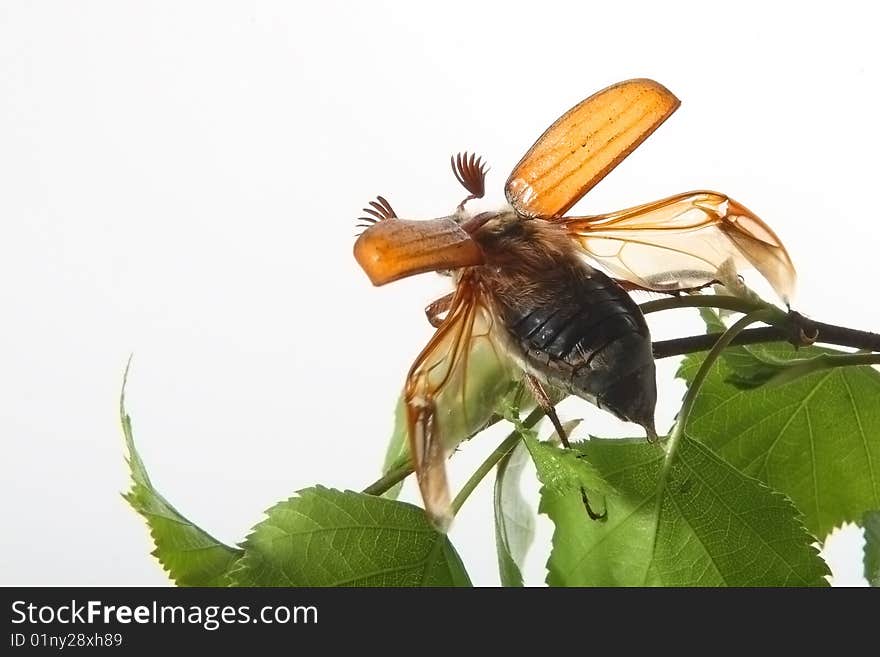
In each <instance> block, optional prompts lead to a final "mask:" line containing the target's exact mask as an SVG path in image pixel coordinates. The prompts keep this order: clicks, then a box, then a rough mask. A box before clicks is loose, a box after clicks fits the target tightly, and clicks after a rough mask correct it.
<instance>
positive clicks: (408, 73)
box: [0, 0, 880, 584]
mask: <svg viewBox="0 0 880 657" xmlns="http://www.w3.org/2000/svg"><path fill="white" fill-rule="evenodd" d="M816 4H817V5H818V6H820V7H821V10H820V9H814V8H812V5H811V4H810V3H805V2H798V3H791V4H784V3H770V2H760V3H749V2H737V3H723V4H722V3H718V4H715V3H707V2H700V3H692V4H687V5H685V4H682V3H675V2H669V1H667V2H651V3H644V4H641V3H640V4H639V5H638V6H637V5H635V3H610V2H603V3H588V2H572V3H556V2H549V1H546V0H544V1H542V2H528V3H514V2H503V3H501V2H499V3H478V2H474V1H470V2H462V3H458V2H449V1H445V2H431V3H415V2H407V3H403V2H401V3H390V2H389V3H379V2H371V3H350V4H339V3H334V2H321V3H317V2H310V3H293V2H275V3H270V2H262V3H257V2H246V3H245V2H242V3H226V2H217V1H211V2H202V3H196V2H150V3H147V2H77V3H73V2H54V3H53V2H29V1H28V2H24V1H22V2H10V1H9V0H6V1H5V2H3V3H2V5H0V222H2V223H0V225H2V237H0V312H2V325H0V326H2V329H0V440H2V450H3V455H2V457H0V469H2V483H0V500H2V501H0V504H2V523H3V528H2V530H0V543H2V554H0V556H2V558H0V583H2V584H77V583H78V584H164V583H166V582H167V580H166V578H165V576H164V575H163V573H162V571H161V570H160V568H159V567H158V566H157V564H156V563H155V562H154V561H153V560H152V558H151V557H149V556H148V553H149V551H150V550H151V549H152V546H151V545H150V543H149V541H148V535H147V532H146V530H145V527H144V523H143V522H142V521H141V519H140V518H139V517H137V516H136V515H135V514H134V513H133V512H132V511H131V510H130V509H129V508H127V506H126V505H125V503H124V502H123V500H122V499H121V497H120V495H119V493H120V492H121V491H122V490H124V489H125V488H126V487H127V472H126V468H125V464H124V461H123V444H122V439H121V435H120V431H119V422H118V417H117V399H118V393H119V387H120V382H121V377H122V371H123V368H124V365H125V361H126V359H127V358H128V355H129V353H131V352H133V353H134V361H133V369H132V375H131V381H130V386H129V390H128V398H129V410H130V412H131V413H132V415H133V419H134V427H135V433H136V438H137V439H138V443H139V446H140V449H141V452H142V455H143V457H144V460H145V461H146V463H147V465H148V467H149V469H150V472H151V474H152V476H153V479H154V482H155V483H156V485H157V486H158V487H159V489H160V490H161V491H163V492H164V494H165V495H166V496H167V497H168V498H169V499H170V500H171V501H172V503H173V504H175V505H176V506H177V507H178V508H179V509H180V510H182V511H183V512H184V513H185V514H186V515H188V516H189V517H190V518H192V519H193V520H195V521H196V522H198V523H199V524H201V525H202V526H203V527H205V528H207V529H208V530H209V531H211V532H213V533H214V534H215V535H216V536H218V537H219V538H221V539H223V540H226V541H228V542H235V541H237V540H240V539H241V538H242V537H243V536H244V535H245V533H246V532H247V530H248V528H249V527H250V526H252V525H253V524H254V523H255V522H257V521H258V520H259V519H260V517H261V511H262V510H263V509H265V508H267V507H268V506H270V505H271V504H273V503H274V502H275V501H277V500H279V499H281V498H284V497H287V496H289V495H290V494H292V493H293V491H295V490H297V489H298V488H302V487H306V486H309V485H312V484H315V483H323V484H326V485H331V486H336V487H340V488H343V487H350V488H360V487H363V486H364V485H366V484H367V483H369V482H370V481H372V480H373V479H374V478H375V477H376V475H377V474H378V469H379V465H380V463H381V459H382V456H383V453H384V449H385V443H386V439H387V436H388V434H389V433H390V429H391V415H392V410H393V405H394V401H395V398H396V396H397V392H398V390H399V388H400V385H401V383H402V381H403V377H404V375H405V372H406V370H407V368H408V365H409V363H410V362H411V361H412V359H413V358H414V356H415V355H416V353H417V352H418V350H419V349H420V347H421V345H423V344H424V343H425V341H426V340H427V338H428V336H429V335H430V332H431V329H430V327H429V326H428V325H427V323H426V322H425V319H424V316H423V314H422V308H423V307H424V305H425V304H426V303H427V302H428V301H430V300H432V299H433V298H435V297H436V296H438V295H439V294H440V293H442V292H443V291H444V281H443V280H441V279H440V278H439V277H436V276H420V277H415V278H412V279H409V280H406V281H402V282H400V283H397V284H395V285H391V286H388V287H385V288H379V289H375V288H372V287H371V286H370V285H369V283H368V281H367V280H366V277H365V276H364V275H363V273H362V272H361V271H360V269H359V268H358V267H357V265H356V264H355V262H354V260H353V258H352V256H351V247H352V243H353V239H354V238H353V235H354V232H355V228H354V224H355V218H356V217H357V216H358V215H359V214H361V213H360V208H361V207H363V205H364V204H365V203H366V202H367V201H369V200H370V199H371V198H373V197H374V196H375V195H376V194H383V195H385V196H387V197H388V198H389V200H390V201H391V202H392V204H393V205H394V207H395V208H396V209H397V211H398V213H399V214H401V216H406V217H411V218H427V217H432V216H440V215H443V214H447V213H448V212H449V211H451V210H452V209H453V208H454V206H455V205H456V204H457V203H458V201H459V200H460V198H461V197H462V194H463V192H462V190H461V189H460V188H459V187H458V185H457V183H456V182H455V180H454V179H453V177H452V174H451V173H450V171H449V169H448V158H449V155H450V154H451V153H452V152H455V151H458V150H465V149H470V150H476V151H477V152H479V153H481V154H483V155H485V156H486V157H487V158H488V160H489V162H490V163H491V165H492V171H491V173H490V177H489V179H488V188H489V190H490V193H489V198H488V203H489V205H499V204H500V203H501V201H502V199H503V196H502V184H503V181H504V179H505V177H506V175H507V173H508V171H509V170H510V169H511V168H512V166H513V165H514V164H515V163H516V161H517V160H518V159H519V157H520V156H521V155H522V153H523V152H524V151H525V150H526V149H527V148H528V147H529V146H530V145H531V143H532V141H534V139H535V138H536V137H537V136H538V135H539V134H540V132H541V131H542V130H543V129H544V128H545V127H546V126H547V125H548V124H549V123H550V122H551V121H553V120H554V119H555V118H556V117H557V116H558V115H559V114H561V113H562V112H563V111H564V110H566V109H568V108H569V107H570V106H571V105H573V104H574V103H576V102H577V101H579V100H580V99H582V98H583V97H585V96H587V95H589V94H591V93H593V92H594V91H596V90H598V89H600V88H602V87H604V86H606V85H608V84H610V83H613V82H616V81H619V80H623V79H627V78H631V77H652V78H655V79H657V80H659V81H660V82H662V83H663V84H665V85H666V86H668V87H669V88H670V89H671V90H672V91H673V92H675V93H676V94H677V95H678V96H679V97H680V98H681V99H682V107H681V109H680V110H679V111H678V112H677V113H676V114H675V115H674V116H673V117H672V118H671V119H670V120H669V121H668V122H667V123H666V124H665V125H664V126H663V127H662V128H661V129H660V130H659V131H658V132H657V133H656V134H655V135H654V136H653V137H651V138H650V140H648V142H646V143H645V144H644V145H643V146H642V147H641V148H639V149H638V151H637V152H636V153H635V154H634V155H632V156H631V157H630V158H629V159H628V160H627V161H626V162H624V163H623V164H622V165H621V166H619V167H618V169H617V170H615V171H614V172H613V173H612V174H611V175H610V176H609V177H608V178H607V179H606V180H605V181H604V182H603V183H602V184H601V185H599V186H598V187H597V188H596V189H595V190H594V191H593V192H591V194H590V195H589V196H588V198H587V199H585V200H584V201H583V202H582V203H581V204H580V205H579V206H578V208H576V209H578V210H582V211H584V212H593V211H595V212H602V211H610V210H614V209H618V208H622V207H626V206H631V205H635V204H637V203H641V202H645V201H648V200H652V199H655V198H660V197H663V196H666V195H669V194H672V193H676V192H681V191H686V190H690V189H696V188H711V189H717V190H720V191H723V192H726V193H728V194H730V195H731V196H733V197H734V198H736V199H738V200H740V201H741V202H743V203H744V204H746V205H747V206H748V207H750V208H751V209H752V210H754V211H755V212H757V213H758V214H759V215H760V216H762V217H763V218H764V219H765V220H767V221H768V222H769V223H770V224H771V225H772V226H773V228H774V229H775V230H776V231H777V232H778V234H779V235H780V236H781V237H782V238H783V240H784V241H785V242H786V244H787V245H788V247H789V250H790V252H791V254H792V256H793V258H794V260H795V263H796V264H797V266H798V268H799V272H800V290H799V294H798V296H797V297H796V303H795V306H796V307H797V308H798V309H800V310H801V311H803V312H805V313H807V314H809V315H811V316H813V317H815V318H818V319H823V320H827V321H834V322H837V323H841V324H846V325H850V326H855V327H863V328H871V329H874V330H877V329H880V311H878V309H877V308H878V306H877V304H876V295H875V292H876V283H875V282H874V279H875V275H876V274H875V272H876V269H877V263H876V258H877V253H878V243H880V237H878V235H880V212H878V209H877V203H876V190H877V181H878V167H877V157H878V153H880V129H878V122H877V111H878V105H880V93H878V88H880V57H878V54H880V53H878V50H880V49H878V45H877V43H878V41H877V35H876V28H877V24H878V22H877V18H876V16H874V15H873V14H874V12H873V8H872V3H868V2H865V3H850V2H841V1H838V2H835V3H833V4H830V5H829V4H828V3H816ZM728 7H729V8H728ZM654 321H655V320H654V319H652V322H654ZM654 326H655V337H672V336H673V335H681V334H684V333H693V332H698V331H699V330H700V328H701V327H700V325H699V323H698V322H697V319H696V314H695V313H692V312H691V311H678V312H677V313H674V314H672V316H670V317H669V318H668V319H666V320H665V323H663V324H657V323H654ZM674 366H675V364H674V363H672V362H663V363H662V365H661V367H660V373H659V376H660V377H661V400H660V407H659V410H658V422H659V428H661V429H662V428H665V427H667V426H668V423H669V421H670V419H671V417H672V414H673V413H674V412H675V410H676V408H677V403H678V400H679V399H680V396H681V393H682V386H681V385H680V383H678V382H675V383H671V378H672V372H673V370H674ZM564 414H565V415H566V416H567V417H574V416H577V417H584V418H585V419H586V421H585V423H584V425H582V426H583V427H584V430H588V431H590V432H591V433H598V434H602V433H604V434H616V435H623V434H626V433H628V432H629V431H630V429H629V428H628V427H625V426H620V425H619V424H618V423H617V422H616V421H615V420H613V419H612V418H610V417H608V416H606V415H604V414H602V413H601V412H599V411H596V410H595V409H593V408H592V407H590V406H589V405H588V404H586V402H579V401H576V400H575V401H574V402H570V403H567V404H566V406H565V408H564ZM496 442H497V433H496V434H492V436H485V437H482V438H481V439H480V440H478V441H476V442H474V443H472V444H470V445H468V446H466V448H465V449H464V450H463V451H462V452H461V453H460V454H459V455H458V456H457V457H456V458H455V459H454V460H453V461H452V462H451V466H450V467H451V472H452V478H453V483H454V485H455V486H456V487H457V486H458V485H460V483H461V482H462V481H464V479H465V478H466V477H467V476H468V475H469V473H470V472H471V471H472V470H473V468H474V467H475V465H476V464H477V463H478V462H479V461H480V460H482V458H483V457H484V456H485V455H486V454H487V453H488V452H489V451H490V450H491V449H492V448H493V447H494V444H495V443H496ZM489 490H490V486H488V485H486V484H484V485H483V486H481V488H480V489H479V490H478V492H477V493H476V494H475V495H474V497H473V498H472V499H471V500H470V502H469V503H468V505H467V506H466V507H465V509H464V510H463V512H462V514H461V515H460V517H459V518H458V519H457V521H456V525H455V527H454V529H453V532H452V539H453V541H454V542H455V544H456V545H457V547H458V548H459V550H460V552H461V554H462V557H463V559H464V562H465V564H466V565H467V567H468V569H469V571H470V573H471V576H472V578H473V580H474V582H475V583H477V584H496V583H497V582H498V576H497V574H496V564H495V555H494V542H493V535H492V522H491V505H490V497H489ZM406 492H407V499H411V500H416V499H417V498H416V496H415V494H414V491H413V489H412V488H411V486H410V487H407V489H406ZM539 530H540V531H539V534H540V539H541V540H542V541H546V540H547V537H548V536H549V527H548V522H547V521H546V519H545V518H542V519H541V523H540V527H539ZM833 548H834V549H833V550H832V552H833V554H832V557H833V567H834V568H835V571H836V572H837V575H838V577H837V582H838V583H847V584H848V583H858V582H860V581H861V579H860V577H861V574H860V573H861V562H860V549H861V548H860V537H859V533H858V532H856V531H852V530H851V531H849V532H848V533H846V536H845V537H844V538H843V540H838V541H835V544H834V546H833ZM545 559H546V548H545V547H542V546H539V547H538V548H536V549H535V550H534V551H533V554H532V555H531V557H530V559H529V562H528V567H527V569H526V570H527V572H526V576H527V580H528V581H529V582H531V583H540V582H541V581H542V579H543V563H544V561H545Z"/></svg>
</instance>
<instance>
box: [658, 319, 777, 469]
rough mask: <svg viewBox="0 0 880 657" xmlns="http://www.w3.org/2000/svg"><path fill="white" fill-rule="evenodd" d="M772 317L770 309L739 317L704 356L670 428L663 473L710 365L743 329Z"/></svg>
mask: <svg viewBox="0 0 880 657" xmlns="http://www.w3.org/2000/svg"><path fill="white" fill-rule="evenodd" d="M772 315H773V310H772V309H770V308H761V309H759V310H753V311H752V312H750V313H747V314H746V315H744V316H743V317H740V318H739V319H738V320H737V321H736V322H734V323H733V324H732V325H731V327H730V328H729V329H727V330H726V331H725V332H724V333H722V334H721V337H719V338H718V339H717V340H716V342H715V346H713V347H712V349H711V350H710V351H709V353H708V354H707V355H706V358H705V360H703V363H702V364H701V365H700V369H699V370H698V371H697V373H696V375H695V376H694V378H693V381H692V382H691V384H690V386H688V389H687V392H686V393H685V395H684V400H683V401H682V402H681V409H680V410H679V411H678V419H677V420H676V422H675V426H674V427H672V431H671V432H670V434H669V441H668V442H667V444H666V463H665V464H664V472H665V471H666V470H668V467H669V464H670V463H671V461H672V459H673V458H674V457H675V453H676V452H677V451H678V445H679V443H680V442H681V438H682V436H683V435H684V428H685V425H686V424H687V421H688V417H689V416H690V414H691V411H692V410H693V408H694V402H695V401H696V399H697V394H698V393H699V392H700V387H701V386H702V385H703V382H704V381H705V380H706V377H707V376H708V375H709V371H710V370H711V369H712V365H714V364H715V361H716V360H718V357H719V356H720V355H721V352H722V351H724V350H725V349H726V348H727V347H728V346H729V345H730V343H731V341H733V339H734V338H735V337H736V336H737V335H738V334H739V333H741V332H742V331H743V329H745V328H746V327H747V326H748V325H749V324H754V323H755V322H766V321H769V319H770V318H771V317H772Z"/></svg>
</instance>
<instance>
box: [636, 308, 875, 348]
mask: <svg viewBox="0 0 880 657" xmlns="http://www.w3.org/2000/svg"><path fill="white" fill-rule="evenodd" d="M719 337H721V333H705V334H703V335H691V336H688V337H685V338H675V339H673V340H659V341H657V342H655V343H654V345H653V347H654V358H658V359H659V358H669V357H670V356H681V355H683V354H692V353H695V352H698V351H707V350H709V349H711V348H712V346H713V345H714V344H715V343H716V342H717V341H718V338H719ZM760 342H789V343H791V344H792V345H794V346H795V347H800V346H806V345H809V344H812V343H814V342H820V343H822V344H828V345H835V346H838V347H850V348H852V349H865V350H868V351H878V352H880V335H878V334H877V333H871V332H869V331H860V330H858V329H851V328H847V327H845V326H837V325H835V324H826V323H824V322H814V321H813V320H811V319H807V318H806V317H804V316H803V315H801V314H800V313H797V312H794V311H792V312H790V313H789V314H788V318H787V319H786V321H785V322H782V323H780V324H777V325H776V326H764V327H760V328H753V329H746V330H745V331H743V332H742V333H740V334H739V335H737V336H736V338H735V339H734V340H733V342H731V346H733V345H743V344H757V343H760Z"/></svg>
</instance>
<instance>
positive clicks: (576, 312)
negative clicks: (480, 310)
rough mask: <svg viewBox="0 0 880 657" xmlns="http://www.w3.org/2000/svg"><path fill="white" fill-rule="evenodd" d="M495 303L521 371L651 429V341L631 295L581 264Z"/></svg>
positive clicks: (653, 390) (654, 393)
mask: <svg viewBox="0 0 880 657" xmlns="http://www.w3.org/2000/svg"><path fill="white" fill-rule="evenodd" d="M579 265H580V266H577V267H573V268H569V269H560V270H558V271H557V272H555V273H554V274H553V275H551V276H548V277H541V278H540V279H539V280H537V281H535V283H536V284H537V285H538V288H537V289H532V290H529V293H528V294H523V295H522V296H514V295H509V294H506V295H504V300H503V301H502V300H500V299H498V301H499V302H500V303H499V305H500V306H501V308H500V310H501V312H502V314H503V319H504V324H505V326H506V328H507V331H508V334H509V337H510V338H511V341H512V342H513V344H514V346H515V347H519V350H520V352H521V353H520V357H521V358H522V359H523V361H524V362H525V364H526V366H527V368H528V369H529V370H530V371H531V372H532V373H533V374H536V375H537V376H538V378H540V379H544V380H545V381H546V382H548V383H550V384H551V385H554V386H556V387H559V388H562V389H563V390H565V391H567V392H569V393H572V394H575V395H578V396H580V397H583V398H585V399H587V400H589V401H591V402H593V403H595V404H597V405H598V406H599V407H600V408H605V409H607V410H609V411H612V412H613V413H614V414H615V415H617V416H618V417H621V418H622V419H625V420H629V421H632V422H636V423H638V424H641V425H642V426H644V427H645V428H646V429H648V430H649V434H652V433H653V431H654V406H655V404H656V399H657V390H656V381H655V374H654V359H653V355H652V353H651V336H650V333H649V332H648V326H647V324H646V322H645V318H644V316H643V315H642V313H641V311H640V310H639V308H638V306H637V305H636V303H635V302H634V301H633V300H632V298H631V297H630V296H629V295H628V294H627V293H626V292H625V291H624V290H623V289H622V288H621V287H620V286H619V285H617V284H616V283H615V282H614V281H612V280H611V279H610V278H609V277H608V276H606V275H605V274H603V273H602V272H600V271H598V270H596V269H593V268H592V267H590V266H589V265H586V264H585V263H579Z"/></svg>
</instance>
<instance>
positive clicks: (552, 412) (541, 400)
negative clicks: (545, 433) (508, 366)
mask: <svg viewBox="0 0 880 657" xmlns="http://www.w3.org/2000/svg"><path fill="white" fill-rule="evenodd" d="M525 378H526V384H527V385H528V386H529V390H531V391H532V395H533V396H534V398H535V401H536V402H537V403H538V406H539V407H540V409H541V410H542V411H544V414H545V415H546V416H547V417H549V418H550V422H552V423H553V427H554V428H555V429H556V433H557V435H558V436H559V440H560V441H561V442H562V445H563V447H565V448H566V449H571V443H570V442H569V441H568V436H567V435H566V433H565V429H564V428H563V426H562V422H560V421H559V416H558V415H557V414H556V409H555V408H554V406H553V402H551V401H550V397H549V396H548V395H547V392H546V391H545V390H544V388H543V387H542V386H541V382H540V381H538V379H536V378H535V377H534V376H532V375H531V374H526V377H525ZM581 501H583V503H584V510H585V511H586V512H587V515H588V516H589V517H590V520H602V519H603V518H605V516H607V515H608V511H607V510H605V511H603V512H602V513H596V512H595V511H593V507H592V506H590V498H589V497H587V491H586V489H585V488H584V487H583V486H581Z"/></svg>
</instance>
